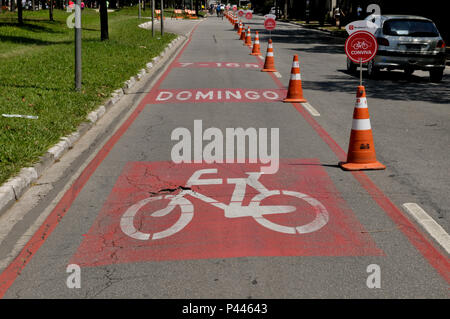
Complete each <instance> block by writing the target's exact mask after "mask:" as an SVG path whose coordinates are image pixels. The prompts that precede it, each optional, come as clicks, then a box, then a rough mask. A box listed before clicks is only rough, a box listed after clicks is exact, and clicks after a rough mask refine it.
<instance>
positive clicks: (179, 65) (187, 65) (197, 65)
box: [174, 62, 261, 69]
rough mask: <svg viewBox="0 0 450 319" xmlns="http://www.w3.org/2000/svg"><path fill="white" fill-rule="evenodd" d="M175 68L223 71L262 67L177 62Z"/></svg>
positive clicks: (225, 63)
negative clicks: (216, 69) (218, 69)
mask: <svg viewBox="0 0 450 319" xmlns="http://www.w3.org/2000/svg"><path fill="white" fill-rule="evenodd" d="M174 67H175V68H223V69H227V68H228V69H238V68H245V69H259V68H260V67H261V66H260V65H259V64H257V63H238V62H176V63H175V64H174Z"/></svg>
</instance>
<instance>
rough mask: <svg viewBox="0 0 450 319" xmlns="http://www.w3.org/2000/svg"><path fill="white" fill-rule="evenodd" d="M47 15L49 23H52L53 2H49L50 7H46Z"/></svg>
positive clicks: (51, 0)
mask: <svg viewBox="0 0 450 319" xmlns="http://www.w3.org/2000/svg"><path fill="white" fill-rule="evenodd" d="M48 14H49V18H50V21H54V20H53V0H50V5H49V7H48Z"/></svg>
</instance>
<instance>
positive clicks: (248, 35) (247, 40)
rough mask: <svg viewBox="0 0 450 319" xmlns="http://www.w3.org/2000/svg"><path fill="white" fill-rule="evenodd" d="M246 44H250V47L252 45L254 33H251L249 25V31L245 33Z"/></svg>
mask: <svg viewBox="0 0 450 319" xmlns="http://www.w3.org/2000/svg"><path fill="white" fill-rule="evenodd" d="M244 45H246V46H248V47H250V48H251V47H252V35H251V31H250V27H248V29H247V33H246V34H245V42H244Z"/></svg>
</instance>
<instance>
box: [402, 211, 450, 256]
mask: <svg viewBox="0 0 450 319" xmlns="http://www.w3.org/2000/svg"><path fill="white" fill-rule="evenodd" d="M402 206H403V208H405V210H406V212H408V213H409V214H410V215H411V216H412V217H413V218H414V219H415V220H416V221H417V222H418V223H419V224H420V225H421V226H422V227H423V228H424V229H425V230H426V231H427V232H428V233H429V234H430V235H431V237H433V238H434V239H435V240H436V241H437V242H438V243H439V244H440V245H441V246H442V247H443V248H444V249H445V251H446V252H447V253H449V254H450V235H449V234H448V233H447V232H446V231H445V230H444V228H442V227H441V225H439V224H438V223H436V221H435V220H434V219H433V218H432V217H431V216H430V215H428V214H427V212H426V211H424V210H423V209H422V207H420V206H419V205H417V204H416V203H404V204H403V205H402Z"/></svg>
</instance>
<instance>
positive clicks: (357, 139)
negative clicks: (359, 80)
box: [339, 85, 386, 171]
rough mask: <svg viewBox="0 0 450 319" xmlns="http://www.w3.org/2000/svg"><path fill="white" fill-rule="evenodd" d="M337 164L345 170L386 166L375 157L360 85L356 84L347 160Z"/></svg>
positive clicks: (365, 103)
mask: <svg viewBox="0 0 450 319" xmlns="http://www.w3.org/2000/svg"><path fill="white" fill-rule="evenodd" d="M339 166H340V167H341V168H342V169H344V170H346V171H359V170H366V169H385V168H386V166H384V165H383V164H381V163H380V162H378V161H377V158H376V153H375V146H374V143H373V135H372V127H371V126H370V117H369V109H368V107H367V99H366V90H365V88H364V86H362V85H360V86H358V89H357V91H356V104H355V109H354V111H353V122H352V131H351V134H350V142H349V145H348V152H347V162H340V163H339Z"/></svg>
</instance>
